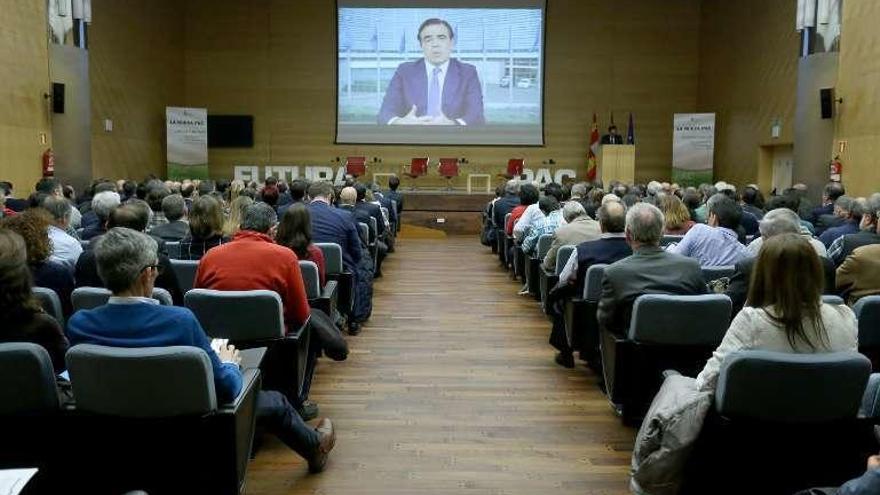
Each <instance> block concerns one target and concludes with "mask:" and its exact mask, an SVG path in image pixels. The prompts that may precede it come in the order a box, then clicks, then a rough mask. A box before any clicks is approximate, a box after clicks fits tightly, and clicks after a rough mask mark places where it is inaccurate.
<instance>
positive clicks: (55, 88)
mask: <svg viewBox="0 0 880 495" xmlns="http://www.w3.org/2000/svg"><path fill="white" fill-rule="evenodd" d="M52 112H53V113H64V84H63V83H52Z"/></svg>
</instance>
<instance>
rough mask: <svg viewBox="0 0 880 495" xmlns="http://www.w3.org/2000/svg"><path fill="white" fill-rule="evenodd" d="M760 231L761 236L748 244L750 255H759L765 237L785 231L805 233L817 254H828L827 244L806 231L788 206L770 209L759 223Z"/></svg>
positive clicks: (747, 248)
mask: <svg viewBox="0 0 880 495" xmlns="http://www.w3.org/2000/svg"><path fill="white" fill-rule="evenodd" d="M758 231H759V232H760V233H761V237H758V238H756V239H755V240H753V241H752V242H750V243H749V245H748V246H746V250H747V251H748V252H749V255H750V256H757V255H758V251H760V250H761V246H763V245H764V239H765V238H767V237H773V236H774V235H779V234H784V233H794V234H801V235H803V236H804V237H806V238H807V240H808V241H809V242H810V246H812V247H813V249H814V250H816V254H818V255H819V256H825V255H826V250H825V245H824V244H822V243H821V242H820V241H819V240H818V239H815V238H813V236H812V235H810V234H809V232H806V233H805V232H804V231H803V230H802V229H801V223H800V218H799V217H798V214H797V213H795V212H794V211H792V210H789V209H788V208H776V209H775V210H770V211H768V212H767V213H766V214H765V215H764V218H763V219H761V221H760V222H759V223H758Z"/></svg>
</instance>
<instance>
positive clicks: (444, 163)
mask: <svg viewBox="0 0 880 495" xmlns="http://www.w3.org/2000/svg"><path fill="white" fill-rule="evenodd" d="M440 175H442V176H443V177H455V176H456V175H458V158H441V159H440Z"/></svg>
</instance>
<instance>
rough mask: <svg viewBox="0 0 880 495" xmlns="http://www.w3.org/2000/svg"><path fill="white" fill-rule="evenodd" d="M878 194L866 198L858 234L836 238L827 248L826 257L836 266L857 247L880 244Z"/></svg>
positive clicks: (879, 195) (879, 204)
mask: <svg viewBox="0 0 880 495" xmlns="http://www.w3.org/2000/svg"><path fill="white" fill-rule="evenodd" d="M878 220H880V193H874V194H873V195H871V197H870V198H868V202H867V206H866V210H865V211H864V213H863V214H862V220H861V222H860V223H859V232H857V233H855V234H847V235H843V236H840V237H838V238H837V239H835V240H834V242H832V243H831V246H830V247H829V248H828V257H829V258H831V261H833V262H834V264H835V265H836V266H840V264H841V263H843V260H845V259H846V257H847V256H849V255H850V254H852V252H853V250H855V249H856V248H858V247H862V246H867V245H868V244H880V235H878V234H877V227H878V224H880V222H878Z"/></svg>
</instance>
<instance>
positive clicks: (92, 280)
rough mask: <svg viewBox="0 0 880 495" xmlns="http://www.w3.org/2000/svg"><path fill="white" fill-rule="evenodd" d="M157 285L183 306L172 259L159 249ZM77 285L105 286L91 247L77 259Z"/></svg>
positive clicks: (175, 303) (177, 303)
mask: <svg viewBox="0 0 880 495" xmlns="http://www.w3.org/2000/svg"><path fill="white" fill-rule="evenodd" d="M155 285H156V287H160V288H162V289H165V290H167V291H168V293H170V294H171V300H172V301H173V302H174V305H175V306H183V291H182V290H181V289H180V283H179V282H178V281H177V277H176V276H174V270H173V269H172V268H171V261H170V260H169V259H168V256H165V254H163V253H162V252H161V249H160V250H159V276H158V277H156V283H155ZM76 286H77V287H104V281H103V280H101V277H100V275H98V260H97V259H95V251H94V250H93V249H89V250H87V251H83V254H81V255H80V257H79V259H78V260H76Z"/></svg>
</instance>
